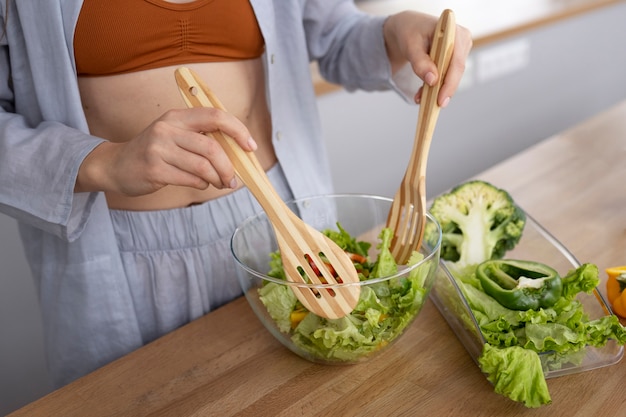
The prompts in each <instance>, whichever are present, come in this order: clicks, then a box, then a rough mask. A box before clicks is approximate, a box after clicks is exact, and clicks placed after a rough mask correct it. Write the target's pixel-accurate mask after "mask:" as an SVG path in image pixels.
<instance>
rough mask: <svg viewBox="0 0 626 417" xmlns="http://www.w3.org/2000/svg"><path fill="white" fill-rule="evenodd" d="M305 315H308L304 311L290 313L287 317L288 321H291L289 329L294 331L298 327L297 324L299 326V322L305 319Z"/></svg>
mask: <svg viewBox="0 0 626 417" xmlns="http://www.w3.org/2000/svg"><path fill="white" fill-rule="evenodd" d="M307 314H309V312H308V311H306V310H295V311H292V312H291V314H290V315H289V320H290V321H291V328H292V329H295V328H296V327H298V324H300V322H301V321H302V320H303V319H304V318H305V317H306V315H307Z"/></svg>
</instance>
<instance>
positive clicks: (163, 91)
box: [78, 58, 276, 210]
mask: <svg viewBox="0 0 626 417" xmlns="http://www.w3.org/2000/svg"><path fill="white" fill-rule="evenodd" d="M185 66H187V67H189V68H191V69H193V70H194V71H196V72H197V73H198V74H199V75H200V77H201V78H202V79H203V80H204V81H205V82H206V83H207V84H208V86H209V87H210V88H211V89H212V90H213V92H214V93H215V94H216V95H217V96H218V97H219V98H220V100H221V101H222V103H223V104H224V106H225V107H226V109H227V110H228V111H229V112H230V113H232V114H234V115H235V116H236V117H238V118H239V119H240V120H241V121H242V122H243V123H244V124H245V125H246V127H247V128H248V129H249V131H250V133H251V135H252V137H253V138H254V139H255V141H256V142H257V144H258V149H257V150H256V152H255V154H256V156H257V158H258V159H259V161H260V163H261V165H262V166H263V168H264V169H265V170H267V169H269V168H270V167H271V166H272V165H274V164H275V163H276V155H275V153H274V148H273V146H272V142H271V131H272V129H271V120H270V117H269V110H268V106H267V100H266V97H265V77H264V69H263V62H262V59H261V58H257V59H251V60H245V61H235V62H232V61H231V62H211V63H199V64H186V65H185ZM177 67H179V66H178V65H177V66H171V67H164V68H158V69H150V70H144V71H139V72H131V73H125V74H119V75H111V76H102V77H79V80H78V83H79V87H80V92H81V97H82V101H83V108H84V111H85V115H86V117H87V122H88V124H89V129H90V132H91V134H93V135H95V136H99V137H102V138H104V139H107V140H109V141H111V142H125V141H129V140H130V139H132V138H133V137H135V136H137V135H138V134H139V133H140V132H141V131H143V130H144V129H145V128H146V127H147V126H148V125H149V124H150V123H151V122H152V121H154V120H155V119H157V118H158V117H160V116H161V115H163V113H165V112H166V111H167V110H169V109H182V108H185V107H186V105H185V102H184V101H183V99H182V96H181V94H180V92H179V91H178V87H177V85H176V81H175V79H174V71H175V69H176V68H177ZM241 186H242V184H241V181H239V182H238V187H241ZM232 191H233V189H217V188H215V187H214V186H209V187H208V188H206V189H204V190H198V189H195V188H190V187H180V186H166V187H164V188H162V189H160V190H159V191H157V192H154V193H152V194H149V195H144V196H139V197H130V196H126V195H122V194H118V193H113V192H106V193H105V194H106V198H107V202H108V205H109V207H110V208H112V209H122V210H162V209H170V208H177V207H186V206H189V205H193V204H199V203H203V202H205V201H208V200H211V199H215V198H217V197H221V196H223V195H226V194H228V193H230V192H232Z"/></svg>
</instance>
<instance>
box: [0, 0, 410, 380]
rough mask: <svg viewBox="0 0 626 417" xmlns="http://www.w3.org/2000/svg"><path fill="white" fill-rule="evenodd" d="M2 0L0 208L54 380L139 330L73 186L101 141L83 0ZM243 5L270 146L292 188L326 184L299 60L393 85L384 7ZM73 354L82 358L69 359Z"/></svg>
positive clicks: (374, 86)
mask: <svg viewBox="0 0 626 417" xmlns="http://www.w3.org/2000/svg"><path fill="white" fill-rule="evenodd" d="M5 3H6V2H5V1H4V0H3V1H0V15H1V16H0V18H2V20H4V19H7V18H8V20H7V25H6V33H5V34H4V36H3V37H2V39H1V40H0V47H1V49H0V211H1V212H3V213H5V214H8V215H10V216H12V217H14V218H15V219H17V221H18V223H19V226H20V233H21V236H22V240H23V244H24V248H25V252H26V255H27V258H28V261H29V263H30V265H31V269H32V273H33V276H34V278H35V280H36V282H37V284H38V289H39V296H40V302H41V308H42V312H43V319H44V327H45V338H46V346H47V351H48V352H47V353H48V359H49V362H50V366H51V371H52V373H53V377H54V379H55V382H56V385H63V384H65V383H67V382H69V381H71V380H72V379H74V378H76V377H77V376H80V375H82V374H84V373H86V372H88V371H90V370H91V369H93V368H94V367H97V366H99V365H101V364H104V363H107V362H109V361H111V360H113V359H115V358H117V357H119V356H121V355H123V354H125V353H127V352H129V351H131V350H133V349H135V348H137V347H139V346H140V345H141V341H140V339H139V337H138V332H137V329H136V327H137V325H136V323H129V322H128V317H132V313H131V312H130V309H132V301H131V298H130V294H129V290H128V284H127V282H126V279H125V276H124V272H123V270H122V266H121V262H120V256H119V253H118V249H117V244H116V240H115V237H114V235H113V232H112V228H111V219H110V215H109V211H108V208H107V204H106V201H105V198H104V195H103V194H102V193H74V191H73V189H74V184H75V181H76V175H77V172H78V169H79V166H80V164H81V163H82V161H83V159H84V158H85V156H86V155H87V154H88V153H89V152H91V151H92V150H93V148H94V147H96V146H97V145H98V144H100V143H101V142H102V140H103V139H101V138H98V137H94V136H91V135H90V134H89V133H88V127H87V122H86V119H85V115H84V112H83V110H82V106H81V99H80V94H79V89H78V84H77V78H76V71H75V62H74V48H73V36H74V28H75V25H76V21H77V18H78V14H79V12H80V8H81V5H82V0H10V1H9V2H8V4H9V6H8V7H9V10H8V11H7V10H6V7H7V6H6V4H5ZM251 4H252V5H253V8H254V11H255V13H256V16H257V19H258V21H259V24H260V27H261V31H262V33H263V37H264V39H265V45H266V54H265V56H264V61H265V66H266V77H267V85H268V91H267V94H268V102H269V105H270V110H271V114H272V126H273V141H274V146H275V150H276V154H277V156H278V158H279V160H280V163H281V165H282V168H283V170H284V172H285V174H286V176H287V178H288V179H289V185H290V187H291V189H292V191H293V194H294V196H295V197H296V198H298V197H302V196H305V195H315V194H325V193H329V192H331V191H332V190H331V179H330V171H329V166H328V161H327V159H326V157H325V149H324V143H323V140H322V133H321V129H320V123H319V120H318V110H317V108H316V97H315V93H314V89H313V85H312V82H311V73H310V67H309V63H310V61H312V60H317V61H318V62H319V67H320V71H321V73H322V75H323V76H324V77H325V78H326V79H328V80H329V81H331V82H334V83H337V84H341V85H343V86H345V87H346V88H347V89H349V90H352V89H357V88H359V89H366V90H383V89H390V88H392V89H395V90H397V91H398V92H400V88H399V87H397V85H396V84H395V83H394V82H393V81H392V79H391V73H390V67H389V63H388V61H387V57H386V52H385V46H384V41H383V37H382V25H383V22H384V18H383V17H371V16H368V15H366V14H364V13H362V12H360V11H359V10H358V9H357V8H356V7H355V5H354V4H353V3H352V1H347V0H340V1H330V0H309V1H307V0H276V1H272V0H251ZM173 82H174V81H173ZM99 328H107V329H108V331H107V332H98V331H94V329H99ZM70 338H73V339H74V340H76V339H77V338H78V339H80V340H82V341H83V343H82V344H81V346H80V349H78V350H77V348H76V347H75V344H73V345H71V344H66V343H65V339H70ZM85 352H87V353H85ZM77 355H79V356H80V355H87V356H89V357H90V358H91V360H92V364H91V365H85V364H81V363H80V361H72V358H75V357H76V356H77ZM70 363H77V364H76V365H68V364H70ZM94 363H95V365H94ZM72 366H74V368H72Z"/></svg>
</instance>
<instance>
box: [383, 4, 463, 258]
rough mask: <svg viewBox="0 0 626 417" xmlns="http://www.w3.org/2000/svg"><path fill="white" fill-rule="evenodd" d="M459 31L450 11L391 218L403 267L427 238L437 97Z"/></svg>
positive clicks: (438, 32)
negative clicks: (435, 77)
mask: <svg viewBox="0 0 626 417" xmlns="http://www.w3.org/2000/svg"><path fill="white" fill-rule="evenodd" d="M455 31H456V20H455V17H454V13H453V12H452V10H449V9H446V10H444V11H443V13H442V14H441V16H440V18H439V21H438V22H437V27H436V29H435V34H434V37H433V42H432V46H431V49H430V57H431V58H432V60H433V61H434V62H435V64H436V65H437V69H438V71H439V80H438V81H437V84H435V85H433V86H432V87H431V86H429V85H428V84H426V83H424V86H423V89H422V100H421V103H420V108H419V114H418V120H417V129H416V132H415V141H414V143H413V151H412V153H411V159H410V160H409V164H408V167H407V170H406V172H405V174H404V178H403V179H402V183H401V184H400V188H399V189H398V191H397V192H396V195H395V197H394V199H393V203H392V205H391V209H390V210H389V215H388V218H387V227H390V228H392V229H393V230H394V237H393V239H392V241H391V253H392V254H393V256H394V258H395V260H396V262H397V263H398V264H399V265H400V264H402V265H403V264H406V263H407V262H408V260H409V258H410V256H411V254H412V253H413V251H416V250H419V248H420V246H421V244H422V239H423V237H424V227H425V224H426V164H427V160H428V152H429V150H430V143H431V141H432V137H433V132H434V130H435V124H436V123H437V118H438V117H439V111H440V109H441V108H440V107H439V105H438V104H437V96H438V95H439V90H440V89H441V85H442V84H443V80H444V78H445V75H446V72H447V71H448V66H449V65H450V58H451V56H452V50H453V48H454V36H455Z"/></svg>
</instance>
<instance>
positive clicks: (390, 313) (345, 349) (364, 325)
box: [259, 224, 437, 362]
mask: <svg viewBox="0 0 626 417" xmlns="http://www.w3.org/2000/svg"><path fill="white" fill-rule="evenodd" d="M337 226H338V231H331V230H326V231H324V233H325V234H326V235H327V236H329V237H330V238H331V239H332V240H333V241H335V242H336V243H337V244H338V245H339V247H341V248H342V249H343V250H344V251H346V252H348V253H349V256H350V257H351V259H352V261H353V262H354V264H355V266H356V268H357V271H358V272H359V278H360V280H361V281H368V280H372V279H375V278H381V277H385V276H390V275H394V274H395V273H396V272H398V265H397V264H396V262H395V260H394V258H393V256H392V255H391V252H390V249H389V248H390V244H391V238H392V236H393V231H392V230H391V229H388V228H385V229H383V230H382V231H381V232H380V235H379V241H380V243H379V245H378V246H377V248H378V257H377V259H376V260H375V261H374V262H371V261H370V260H369V258H368V257H367V254H368V249H369V248H370V246H371V245H370V243H367V242H362V241H357V240H356V239H355V238H353V237H352V236H350V234H349V233H348V232H347V231H346V230H344V229H343V228H342V227H341V225H339V224H338V225H337ZM270 257H271V260H270V272H269V273H268V275H270V276H273V277H275V278H280V279H283V280H284V279H285V273H284V270H283V268H282V261H281V258H280V253H279V252H274V253H272V254H270ZM423 258H424V256H423V255H422V254H421V253H419V252H413V254H412V256H411V258H410V259H409V262H408V264H407V266H408V267H410V266H413V265H416V264H417V263H419V262H421V261H422V260H423ZM436 266H437V265H436V263H435V262H434V261H433V262H425V263H423V264H422V265H420V266H417V267H416V268H413V269H412V270H411V271H410V272H409V273H408V274H406V275H405V276H403V277H401V278H393V279H388V280H384V281H381V282H376V283H372V284H370V285H363V286H362V287H361V295H360V298H359V302H358V303H357V305H356V307H355V309H354V311H352V313H350V314H349V315H348V316H346V317H343V318H340V319H325V318H322V317H319V316H317V315H315V314H313V313H310V312H309V311H308V310H306V309H305V308H304V307H303V306H302V305H301V304H300V302H299V301H298V300H297V298H296V297H295V295H294V294H293V291H291V290H290V289H289V287H288V286H287V285H282V284H279V283H275V282H266V283H265V284H264V285H263V286H262V287H261V288H260V289H259V297H260V300H261V302H262V303H263V304H264V305H265V307H266V308H267V310H268V313H269V314H270V316H271V317H272V319H273V320H274V321H275V322H276V324H277V326H278V328H279V330H280V331H281V332H283V333H286V334H289V335H290V337H291V340H292V341H293V343H294V344H295V345H296V346H297V347H298V348H299V349H301V350H303V351H305V352H307V353H308V354H309V355H311V356H312V357H313V358H315V359H322V360H326V361H333V362H355V361H358V360H360V359H362V358H364V357H367V356H368V355H370V354H372V353H375V352H377V351H378V350H380V349H381V348H382V347H384V346H386V345H387V344H389V343H390V342H392V341H393V340H395V339H396V338H397V337H398V336H399V335H400V334H402V332H403V331H404V329H405V328H406V327H407V326H408V325H409V324H410V323H411V322H412V321H413V319H414V318H415V317H416V316H417V314H418V313H419V311H420V310H421V308H422V306H423V304H424V302H425V301H426V298H427V294H428V290H429V289H430V286H431V285H432V280H433V279H434V274H432V273H431V268H435V267H436Z"/></svg>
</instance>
